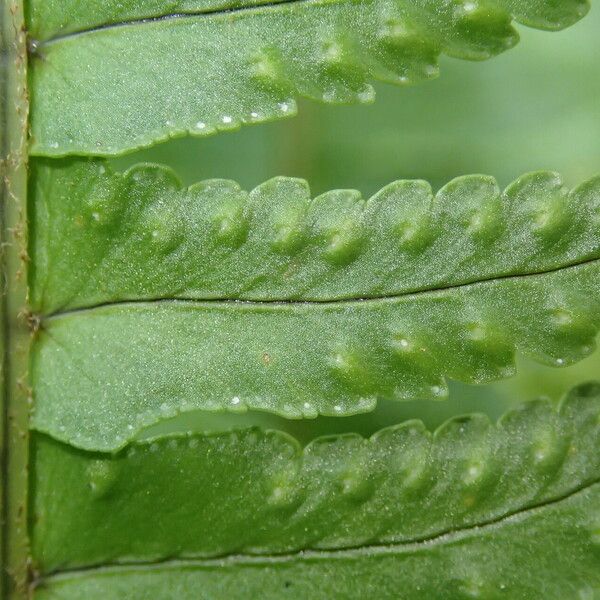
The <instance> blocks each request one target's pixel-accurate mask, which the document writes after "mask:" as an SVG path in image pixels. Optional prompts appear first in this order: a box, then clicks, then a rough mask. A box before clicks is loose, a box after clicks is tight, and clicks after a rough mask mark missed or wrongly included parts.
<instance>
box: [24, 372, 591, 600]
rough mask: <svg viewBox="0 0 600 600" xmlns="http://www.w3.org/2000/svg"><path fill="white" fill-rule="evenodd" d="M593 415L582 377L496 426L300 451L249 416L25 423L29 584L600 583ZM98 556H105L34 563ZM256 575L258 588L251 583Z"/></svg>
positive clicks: (459, 591) (193, 590)
mask: <svg viewBox="0 0 600 600" xmlns="http://www.w3.org/2000/svg"><path fill="white" fill-rule="evenodd" d="M599 415H600V385H599V384H586V385H582V386H579V387H578V388H576V389H574V390H573V391H572V392H571V393H570V394H569V395H568V397H567V398H566V399H565V401H563V403H562V404H561V406H560V409H559V410H558V411H556V410H555V409H553V408H552V407H551V406H550V404H548V403H545V402H542V401H536V402H531V403H528V404H526V405H523V406H522V407H521V408H519V409H517V410H514V411H511V412H509V413H507V414H506V415H504V417H503V418H502V419H501V420H500V421H499V422H498V424H496V425H491V424H490V423H489V421H488V420H487V418H484V417H482V416H478V415H473V416H467V417H461V418H454V419H452V420H450V421H449V422H447V423H446V424H444V425H443V426H441V427H440V428H439V429H438V430H437V431H436V432H435V434H434V435H433V436H432V435H431V434H429V433H428V432H426V431H425V430H424V428H423V426H422V424H421V423H420V422H418V421H412V422H408V423H404V424H402V425H399V426H395V427H390V428H388V429H385V430H383V431H381V432H379V433H377V434H376V435H375V436H373V437H372V438H371V439H369V440H365V439H363V438H360V437H359V436H341V437H331V438H321V439H317V440H315V441H314V442H312V443H310V444H309V445H308V446H307V447H306V448H305V449H304V450H302V449H301V448H300V447H299V445H298V444H297V443H296V442H295V441H294V440H293V439H292V438H289V437H288V436H286V435H284V434H282V433H278V432H261V431H260V430H255V429H251V430H244V431H239V432H232V433H222V434H217V435H211V436H202V435H199V434H194V435H191V434H190V435H179V436H171V437H168V438H162V439H155V440H148V441H145V442H136V443H134V444H132V445H130V446H129V447H128V448H127V449H126V450H124V451H123V452H121V453H119V454H117V455H115V456H107V455H101V454H97V453H87V452H82V451H77V450H74V449H73V448H71V447H68V446H65V445H63V444H61V443H58V442H56V441H53V440H51V439H50V438H47V437H45V436H36V438H35V454H34V456H35V460H36V463H35V464H36V469H35V473H34V484H33V494H34V496H33V498H34V500H33V507H34V508H33V510H34V514H33V519H32V532H33V553H34V560H35V564H36V568H37V569H39V570H40V571H41V573H42V578H41V581H42V586H41V587H40V589H39V591H38V592H37V594H36V596H35V597H36V598H75V597H85V598H96V597H101V596H100V595H99V594H101V593H102V592H103V593H104V594H105V596H103V598H138V599H139V598H146V597H150V596H148V594H149V593H150V588H149V587H147V586H150V585H152V589H153V590H156V592H155V593H154V594H153V595H152V596H151V597H152V598H162V597H165V598H166V597H171V598H172V597H173V595H171V596H163V594H165V593H166V589H167V587H166V586H167V582H169V585H172V586H174V587H173V588H172V590H171V594H173V593H174V592H173V590H177V594H176V597H177V598H192V597H193V598H198V597H207V598H208V597H210V598H231V597H234V598H248V597H261V598H263V597H277V598H280V597H282V596H281V595H277V594H278V593H279V594H283V593H284V591H285V593H286V597H287V596H288V595H291V597H294V598H306V597H311V598H312V597H319V598H320V597H324V598H329V597H344V598H346V597H348V598H355V597H356V598H359V597H364V593H365V591H366V590H367V589H368V590H369V591H370V592H371V593H373V592H377V594H376V597H378V598H379V597H382V598H388V597H389V598H397V597H399V596H398V595H397V594H398V590H402V595H401V596H400V597H406V598H411V599H412V598H432V597H435V598H466V597H482V598H496V597H498V598H502V597H510V598H535V597H536V596H535V594H533V591H534V590H537V591H539V590H540V589H541V588H540V587H539V586H540V585H542V584H543V589H544V598H559V597H561V596H560V595H559V594H560V593H561V592H562V593H563V594H565V590H571V591H573V590H575V591H576V592H577V591H580V592H582V593H583V592H585V591H586V590H592V591H593V589H594V587H593V586H598V585H599V584H600V568H599V567H600V547H599V544H600V538H599V533H600V529H599V527H600V520H599V519H600V512H599V507H600V488H599V485H598V480H599V478H600V419H599ZM165 482H168V485H165ZM241 499H243V501H242V500H241ZM132 500H135V501H132ZM149 523H152V527H149V526H148V525H149ZM230 554H231V555H232V556H231V558H221V559H215V560H212V561H210V560H205V561H204V562H196V563H194V562H191V563H187V564H186V563H177V562H174V563H170V564H169V563H166V564H162V565H161V564H151V565H148V566H145V567H131V566H130V567H125V568H122V569H110V568H106V565H110V564H114V563H116V562H119V561H122V562H126V563H132V562H137V561H161V560H165V559H171V560H172V559H182V558H188V559H190V558H195V559H199V558H204V559H207V558H210V557H213V556H214V557H219V556H225V555H230ZM267 554H268V555H269V556H264V557H262V558H261V556H260V555H267ZM99 563H102V564H103V565H104V568H103V569H102V570H101V571H96V572H95V571H94V570H84V571H81V572H80V573H75V574H66V575H63V576H61V575H58V576H55V577H50V578H49V579H47V580H46V579H45V578H44V576H43V574H45V573H48V572H52V571H54V570H55V569H65V568H66V569H77V568H82V567H90V566H93V565H96V564H99ZM369 572H370V573H371V574H370V575H369V576H367V573H369ZM357 573H358V575H357ZM432 573H435V577H432ZM217 578H220V583H219V584H217V581H216V579H217ZM286 581H287V582H288V583H284V582H286ZM261 584H262V585H263V586H265V590H266V592H265V593H266V595H265V594H263V593H261V594H259V595H258V596H255V595H254V594H250V593H249V590H256V587H255V586H258V585H261ZM350 585H352V587H350ZM121 586H123V587H121ZM163 586H164V587H163ZM204 586H206V587H204ZM234 586H237V588H236V587H234ZM128 587H131V590H128V591H124V590H126V589H127V588H128ZM201 588H202V589H201ZM283 588H289V589H285V590H284V589H283ZM332 589H336V590H337V594H334V595H333V596H332V595H328V594H330V591H331V590H332ZM144 590H145V591H144ZM309 590H310V591H311V592H314V591H315V590H319V592H318V593H317V594H316V596H314V594H313V593H311V594H310V595H306V594H307V591H309ZM75 591H77V593H79V594H80V596H75V595H74V594H75ZM84 591H85V593H84ZM408 591H410V592H411V593H408ZM321 592H322V593H321ZM434 592H435V593H434ZM202 594H206V596H203V595H202ZM361 594H362V595H361ZM469 594H470V595H469ZM566 597H573V596H572V595H571V596H569V595H568V594H567V595H566ZM576 597H577V596H576ZM580 597H585V596H580ZM592 597H593V596H592Z"/></svg>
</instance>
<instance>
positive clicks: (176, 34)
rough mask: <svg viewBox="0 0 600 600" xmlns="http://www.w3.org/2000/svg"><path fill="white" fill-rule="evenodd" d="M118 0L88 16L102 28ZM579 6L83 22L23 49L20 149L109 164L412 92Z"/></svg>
mask: <svg viewBox="0 0 600 600" xmlns="http://www.w3.org/2000/svg"><path fill="white" fill-rule="evenodd" d="M56 4H57V3H56V2H50V3H48V7H49V8H50V10H52V8H53V7H55V6H56ZM117 4H120V3H115V2H112V3H109V5H108V7H107V12H106V13H103V9H97V10H99V11H100V13H98V12H97V11H96V10H95V11H92V12H91V14H92V15H94V14H106V16H107V18H108V19H109V22H110V17H109V16H108V14H110V12H111V10H112V9H111V8H110V7H111V6H112V7H117V8H118V6H117ZM127 6H131V3H127V4H126V5H125V9H126V10H127ZM155 6H156V5H155ZM140 8H141V7H140ZM588 8H589V6H588V3H587V2H585V1H580V0H565V1H560V0H529V1H527V2H517V1H516V0H505V1H500V0H476V1H468V2H467V1H464V2H462V1H461V2H440V1H439V0H421V1H419V2H415V1H414V0H360V1H357V2H350V1H348V0H308V1H305V2H284V3H278V4H274V5H271V6H262V7H257V8H246V9H242V10H235V11H231V12H229V11H226V12H214V13H211V14H204V15H202V14H200V15H175V16H173V18H163V19H155V20H150V21H141V22H140V21H138V22H134V23H129V24H123V25H121V26H118V27H114V26H113V27H99V26H98V22H97V20H96V21H94V17H92V22H93V23H95V25H94V27H95V29H93V30H90V31H87V32H83V33H80V34H77V35H67V36H64V37H59V38H56V39H49V40H47V41H41V42H40V43H38V44H37V45H36V47H35V49H36V52H35V53H34V55H33V56H32V61H31V64H30V69H31V78H30V81H31V94H32V113H31V134H32V140H31V141H32V143H31V152H32V153H33V154H37V155H48V156H60V155H66V154H94V155H114V154H122V153H125V152H128V151H133V150H135V149H138V148H142V147H145V146H148V145H151V144H154V143H156V142H158V141H160V140H164V139H167V138H170V137H175V136H182V135H186V134H192V135H208V134H211V133H214V132H216V131H222V130H228V129H232V128H236V127H239V126H240V125H242V124H245V123H258V122H263V121H269V120H272V119H278V118H282V117H286V116H291V115H292V114H294V113H295V111H296V106H295V98H296V97H298V96H303V97H307V98H312V99H316V100H321V101H325V102H330V103H347V102H370V101H372V100H373V99H374V91H373V88H372V87H371V85H370V84H369V83H368V81H369V80H371V79H379V80H383V81H389V82H392V83H397V84H408V83H414V82H417V81H421V80H425V79H430V78H431V77H434V76H435V75H437V72H438V66H437V58H438V55H439V54H440V53H441V52H443V53H445V54H448V55H451V56H456V57H460V58H465V59H469V60H481V59H486V58H490V57H491V56H494V55H496V54H498V53H500V52H502V51H504V50H506V49H507V48H510V47H511V46H513V45H514V44H515V43H516V42H517V39H518V35H517V33H516V31H515V30H514V28H513V27H512V25H511V21H512V14H514V15H515V16H517V17H518V18H520V19H521V20H523V21H524V22H527V23H528V24H531V25H533V26H537V27H542V28H551V29H556V28H560V27H561V26H566V25H569V24H571V23H573V22H574V21H576V20H577V19H578V18H580V17H581V16H583V15H584V14H585V12H586V11H587V9H588ZM32 14H33V13H32ZM60 14H63V15H66V13H61V11H60V10H59V12H58V15H60ZM57 18H58V21H59V22H60V20H61V17H59V16H58V17H57ZM57 18H54V17H52V18H50V19H49V21H48V23H49V24H51V23H56V22H57ZM64 18H65V19H67V20H68V18H69V17H67V16H65V17H64ZM34 29H35V27H34ZM123 57H127V60H123ZM140 107H143V110H140Z"/></svg>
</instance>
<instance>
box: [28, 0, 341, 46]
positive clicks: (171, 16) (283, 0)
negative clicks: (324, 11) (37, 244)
mask: <svg viewBox="0 0 600 600" xmlns="http://www.w3.org/2000/svg"><path fill="white" fill-rule="evenodd" d="M336 1H339V0H328V2H329V3H336ZM322 2H323V0H269V1H267V2H260V0H254V1H253V2H252V3H248V4H247V5H244V6H239V7H237V8H206V9H204V10H196V11H193V12H185V13H168V14H165V15H159V16H154V17H136V18H134V19H124V20H123V21H116V22H113V23H106V24H104V25H94V26H93V27H86V28H82V29H75V30H73V31H69V32H68V33H63V34H58V35H53V36H50V37H49V38H46V39H43V40H36V39H32V40H30V48H32V49H34V50H35V51H37V50H39V49H41V48H44V47H47V46H49V45H51V44H54V43H57V42H62V41H64V40H67V39H70V38H74V37H79V36H82V35H86V34H88V33H95V32H98V31H105V30H110V29H119V28H121V27H128V26H136V25H146V24H148V23H155V22H160V21H175V20H178V19H182V20H183V19H193V18H197V17H214V16H218V15H228V14H238V13H245V12H251V11H253V10H257V9H261V8H265V7H271V6H281V5H283V4H286V5H287V4H290V5H293V4H311V3H312V4H319V3H322Z"/></svg>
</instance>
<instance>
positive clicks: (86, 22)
mask: <svg viewBox="0 0 600 600" xmlns="http://www.w3.org/2000/svg"><path fill="white" fill-rule="evenodd" d="M287 1H288V2H289V3H290V4H293V3H294V1H295V0H287ZM296 1H297V0H296ZM278 3H279V2H278V1H277V0H169V1H168V2H165V0H125V1H124V0H103V2H94V3H91V4H90V3H88V4H82V3H81V2H80V0H30V1H29V2H28V7H27V8H28V19H27V21H28V29H29V32H30V35H31V36H32V37H33V38H34V39H36V40H47V39H50V38H54V37H56V36H64V35H67V34H70V33H77V32H82V31H87V30H90V29H93V28H98V27H106V26H107V25H115V24H119V23H129V22H131V21H136V20H138V21H139V20H146V19H160V18H164V17H165V11H170V12H171V14H172V15H179V16H183V15H194V14H195V15H201V14H210V13H214V12H218V11H227V10H231V11H234V10H242V9H251V8H258V7H260V6H262V5H268V4H278ZM399 4H401V3H399ZM412 4H413V5H414V6H415V8H416V9H417V10H422V11H423V12H424V13H427V12H431V11H432V10H433V9H434V8H435V6H436V4H437V6H438V7H440V8H441V9H442V10H443V3H442V2H441V1H440V0H416V1H413V3H412ZM461 4H463V5H464V4H465V3H464V2H458V1H456V2H454V6H456V7H457V9H458V10H460V6H461ZM476 4H479V5H481V2H477V3H476ZM494 4H496V5H498V6H500V7H502V8H503V9H504V10H506V11H508V12H510V14H511V15H512V16H513V17H514V18H515V19H516V20H517V21H518V22H520V23H523V24H525V25H529V26H530V27H537V28H539V29H548V30H557V29H563V28H564V27H568V26H569V25H572V24H573V23H575V22H576V21H578V20H579V19H580V18H581V17H582V16H584V15H585V14H586V13H587V11H588V10H589V2H588V1H587V0H554V1H549V0H537V1H535V0H527V1H523V0H495V2H494ZM489 6H490V4H488V7H489ZM476 8H477V7H472V8H469V7H467V8H466V10H471V11H473V10H475V9H476Z"/></svg>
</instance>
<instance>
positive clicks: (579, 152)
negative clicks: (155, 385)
mask: <svg viewBox="0 0 600 600" xmlns="http://www.w3.org/2000/svg"><path fill="white" fill-rule="evenodd" d="M599 32H600V6H596V7H594V8H593V9H592V12H591V14H590V15H589V16H588V17H587V18H585V19H584V20H583V21H582V22H581V23H579V24H577V25H576V26H575V27H573V28H571V29H568V30H566V31H564V32H559V33H552V34H548V33H546V32H538V31H532V30H528V29H526V28H522V27H521V28H520V33H521V43H520V44H519V46H518V47H517V48H515V49H513V50H511V51H509V52H507V53H506V54H503V55H502V56H499V57H497V58H495V59H493V60H492V61H489V62H487V63H485V64H478V63H468V62H464V61H458V60H453V59H449V58H445V57H444V58H442V60H441V73H442V74H441V77H440V78H439V79H438V80H435V81H432V82H428V83H424V84H420V85H419V86H416V87H413V88H402V89H399V88H395V87H392V86H386V85H378V86H376V89H377V101H376V102H375V104H373V105H370V106H343V107H339V106H333V107H332V106H322V105H318V104H315V103H311V102H307V101H305V102H300V103H299V115H298V116H297V117H295V118H293V119H290V120H286V121H279V122H277V123H269V124H266V125H260V126H249V127H245V128H243V129H241V130H239V131H236V132H230V133H223V134H221V135H218V136H215V137H212V138H200V139H195V138H184V139H179V140H172V141H170V142H168V143H165V144H162V145H160V146H156V147H154V148H152V149H150V150H147V151H143V152H138V153H135V154H133V155H129V156H126V157H123V158H120V159H117V160H115V161H114V165H115V166H116V167H117V168H118V169H124V168H126V167H128V166H130V165H131V164H133V163H135V162H139V161H151V162H160V163H166V164H168V165H171V166H172V167H173V168H174V169H175V170H176V171H177V173H178V174H179V176H180V178H181V179H182V181H183V182H184V183H186V184H191V183H193V182H195V181H198V180H200V179H206V178H214V177H222V178H227V179H235V180H237V181H239V182H240V183H241V184H242V185H243V186H244V187H246V188H252V187H254V186H256V185H258V184H259V183H261V182H263V181H264V180H266V179H268V178H270V177H273V176H275V175H289V176H296V177H302V178H304V179H306V180H308V182H309V183H310V186H311V189H312V191H313V193H314V194H315V195H316V194H319V193H321V192H324V191H326V190H329V189H333V188H355V189H358V190H360V191H361V192H362V193H363V194H365V195H370V194H372V193H374V192H375V191H376V190H377V189H379V188H380V187H383V186H384V185H386V184H387V183H389V182H391V181H393V180H395V179H404V178H411V179H413V178H417V179H426V180H428V181H429V182H430V183H431V184H432V186H433V187H434V189H439V188H440V187H441V186H443V185H444V184H445V183H446V182H448V181H449V180H451V179H452V178H454V177H456V176H459V175H464V174H467V173H485V174H489V175H494V176H495V177H496V178H497V179H498V181H499V183H500V184H501V185H502V186H505V185H507V184H508V183H509V182H510V181H512V180H513V179H515V178H516V177H518V176H519V175H521V174H522V173H524V172H527V171H532V170H537V169H548V170H554V171H558V172H560V173H561V174H562V175H563V177H564V180H565V183H566V184H567V185H569V186H574V185H577V184H578V183H580V182H582V181H584V180H585V179H587V178H589V177H592V176H594V175H597V174H600V63H599V61H598V57H600V34H599ZM518 363H519V374H518V375H517V377H515V378H513V379H511V380H508V381H503V382H499V383H495V384H492V385H488V386H469V385H463V384H459V383H452V382H451V395H450V400H448V401H445V402H424V401H419V402H406V403H396V402H381V403H380V405H379V407H378V409H377V410H376V411H375V412H374V413H371V414H368V415H358V416H354V417H347V418H318V419H316V420H314V421H308V422H307V421H285V420H283V419H280V418H277V417H274V416H271V415H266V414H265V415H263V414H260V413H247V414H245V415H207V414H205V413H197V414H193V415H185V416H180V417H178V418H176V419H173V420H172V421H170V422H167V423H162V424H161V425H160V426H159V427H153V428H151V429H149V430H147V432H146V433H145V435H154V434H156V433H159V432H165V431H169V430H179V429H197V430H210V429H222V428H228V427H237V426H244V425H247V424H250V423H253V424H262V425H264V426H267V427H272V428H279V429H285V430H288V431H290V432H291V433H293V434H294V435H296V436H298V437H299V438H300V439H301V440H303V441H307V440H308V439H310V438H312V437H315V436H317V435H323V434H326V433H334V432H340V431H357V432H360V433H363V434H365V435H368V434H370V433H372V432H374V431H376V430H377V429H379V428H381V427H384V426H387V425H391V424H393V423H397V422H399V421H402V420H405V419H410V418H421V419H423V420H424V421H425V422H426V424H427V425H428V426H429V427H431V428H433V427H435V426H437V425H439V424H440V423H441V422H443V421H444V420H445V419H446V418H448V417H449V416H452V415H455V414H463V413H465V412H472V411H481V412H485V413H487V414H489V415H490V416H491V417H492V418H496V417H497V416H499V415H500V414H501V413H502V412H504V411H505V410H506V409H507V408H508V407H509V406H511V405H514V404H516V403H519V402H522V401H523V400H526V399H530V398H533V397H536V396H540V395H546V396H548V397H550V398H552V399H557V398H559V397H560V396H561V395H562V394H563V393H564V391H565V390H566V389H568V388H569V387H570V386H571V385H573V384H576V383H578V382H581V381H585V380H588V379H593V378H597V379H600V352H598V351H596V352H595V353H594V355H593V356H592V357H590V358H588V359H587V360H585V361H583V362H582V363H580V364H578V365H575V366H572V367H569V368H565V369H553V368H547V367H541V366H539V365H535V364H534V363H533V362H531V361H529V360H527V359H526V358H525V357H518Z"/></svg>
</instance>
